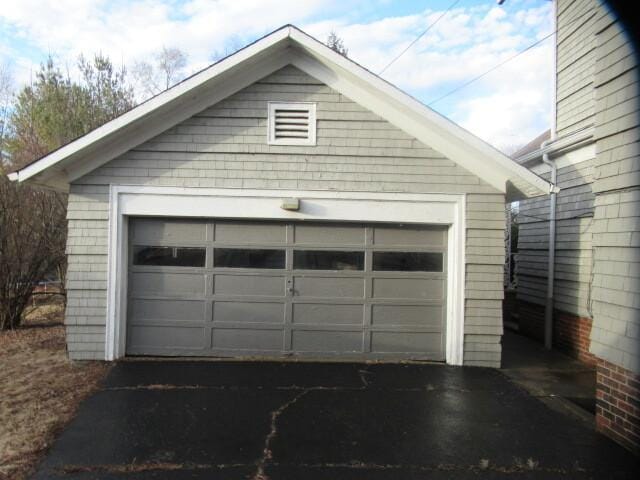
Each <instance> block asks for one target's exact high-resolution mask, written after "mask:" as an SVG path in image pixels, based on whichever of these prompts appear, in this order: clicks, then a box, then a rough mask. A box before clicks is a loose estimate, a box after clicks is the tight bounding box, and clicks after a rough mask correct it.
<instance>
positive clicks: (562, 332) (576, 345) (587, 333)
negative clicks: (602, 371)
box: [518, 301, 596, 365]
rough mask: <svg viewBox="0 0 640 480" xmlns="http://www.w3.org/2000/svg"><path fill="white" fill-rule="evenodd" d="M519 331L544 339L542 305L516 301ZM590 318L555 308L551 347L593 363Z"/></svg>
mask: <svg viewBox="0 0 640 480" xmlns="http://www.w3.org/2000/svg"><path fill="white" fill-rule="evenodd" d="M518 314H519V324H518V326H519V329H520V330H519V331H520V332H521V333H522V334H524V335H526V336H528V337H531V338H535V339H536V340H538V341H540V342H543V341H544V307H542V306H540V305H536V304H534V303H529V302H523V301H519V302H518ZM591 325H592V320H591V319H590V318H585V317H579V316H576V315H573V314H570V313H566V312H562V311H560V310H556V311H555V312H554V319H553V347H554V348H555V349H557V350H560V351H561V352H564V353H566V354H567V355H569V356H571V357H573V358H575V359H577V360H580V361H581V362H584V363H586V364H588V365H595V363H596V357H594V356H593V354H591V353H590V352H589V344H590V338H591Z"/></svg>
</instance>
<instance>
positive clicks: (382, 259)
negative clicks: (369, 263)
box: [373, 252, 442, 272]
mask: <svg viewBox="0 0 640 480" xmlns="http://www.w3.org/2000/svg"><path fill="white" fill-rule="evenodd" d="M373 270H377V271H383V272H442V253H440V252H373Z"/></svg>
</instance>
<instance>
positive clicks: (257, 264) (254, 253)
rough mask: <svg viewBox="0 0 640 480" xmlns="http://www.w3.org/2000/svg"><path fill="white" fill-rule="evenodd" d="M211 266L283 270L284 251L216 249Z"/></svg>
mask: <svg viewBox="0 0 640 480" xmlns="http://www.w3.org/2000/svg"><path fill="white" fill-rule="evenodd" d="M213 264H214V265H213V266H214V267H219V268H284V267H285V252H284V250H271V249H270V250H266V249H256V248H216V249H214V251H213Z"/></svg>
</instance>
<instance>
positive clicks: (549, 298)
mask: <svg viewBox="0 0 640 480" xmlns="http://www.w3.org/2000/svg"><path fill="white" fill-rule="evenodd" d="M552 12H553V31H554V35H553V75H551V129H550V135H549V139H548V140H545V141H544V142H542V144H541V145H540V149H541V150H542V162H543V163H544V164H545V165H549V167H550V168H551V178H550V181H551V192H550V197H549V253H548V259H547V262H548V263H547V295H546V303H545V306H544V348H546V349H547V350H551V348H552V346H553V303H554V301H553V283H554V277H555V263H556V195H557V193H556V191H557V187H556V183H557V177H558V166H557V165H556V162H554V161H551V160H549V154H548V153H546V152H545V151H544V149H545V147H546V146H547V145H548V144H550V143H551V142H553V141H554V140H555V139H556V129H557V128H558V126H557V125H558V124H557V118H556V116H557V113H558V112H557V108H558V105H557V100H558V98H557V97H558V91H557V83H558V79H557V75H558V64H557V62H558V3H557V0H553V1H552Z"/></svg>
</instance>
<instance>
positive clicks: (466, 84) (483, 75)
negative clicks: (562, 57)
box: [427, 8, 594, 106]
mask: <svg viewBox="0 0 640 480" xmlns="http://www.w3.org/2000/svg"><path fill="white" fill-rule="evenodd" d="M593 10H594V9H593V8H590V9H589V10H587V11H586V12H584V13H583V14H582V15H580V16H579V17H577V18H574V19H573V20H572V21H571V22H569V23H567V24H566V25H563V28H567V27H569V26H571V25H572V24H574V23H575V22H577V21H578V20H581V19H582V17H584V16H586V15H587V14H589V13H592V12H593ZM557 34H558V27H557V26H556V29H555V30H554V31H553V32H551V33H550V34H549V35H546V36H544V37H542V38H541V39H540V40H538V41H536V42H534V43H532V44H531V45H529V46H528V47H527V48H525V49H524V50H520V51H519V52H518V53H516V54H515V55H512V56H511V57H509V58H507V59H506V60H503V61H502V62H500V63H499V64H497V65H495V66H494V67H491V68H490V69H489V70H487V71H486V72H484V73H482V74H480V75H478V76H477V77H474V78H472V79H471V80H469V81H468V82H465V83H463V84H462V85H460V86H458V87H456V88H454V89H453V90H451V91H450V92H448V93H445V94H444V95H442V96H440V97H438V98H436V99H435V100H432V101H430V102H429V103H427V106H431V105H433V104H434V103H437V102H439V101H440V100H442V99H444V98H446V97H448V96H450V95H453V94H454V93H456V92H457V91H459V90H462V89H463V88H465V87H467V86H469V85H470V84H472V83H473V82H476V81H478V80H480V79H481V78H482V77H485V76H486V75H488V74H490V73H491V72H493V71H494V70H496V69H498V68H500V67H501V66H502V65H504V64H505V63H507V62H510V61H511V60H513V59H514V58H516V57H519V56H520V55H522V54H523V53H526V52H528V51H529V50H531V49H532V48H534V47H536V46H538V45H540V44H541V43H542V42H544V41H545V40H548V39H549V38H551V37H553V36H554V35H557Z"/></svg>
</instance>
